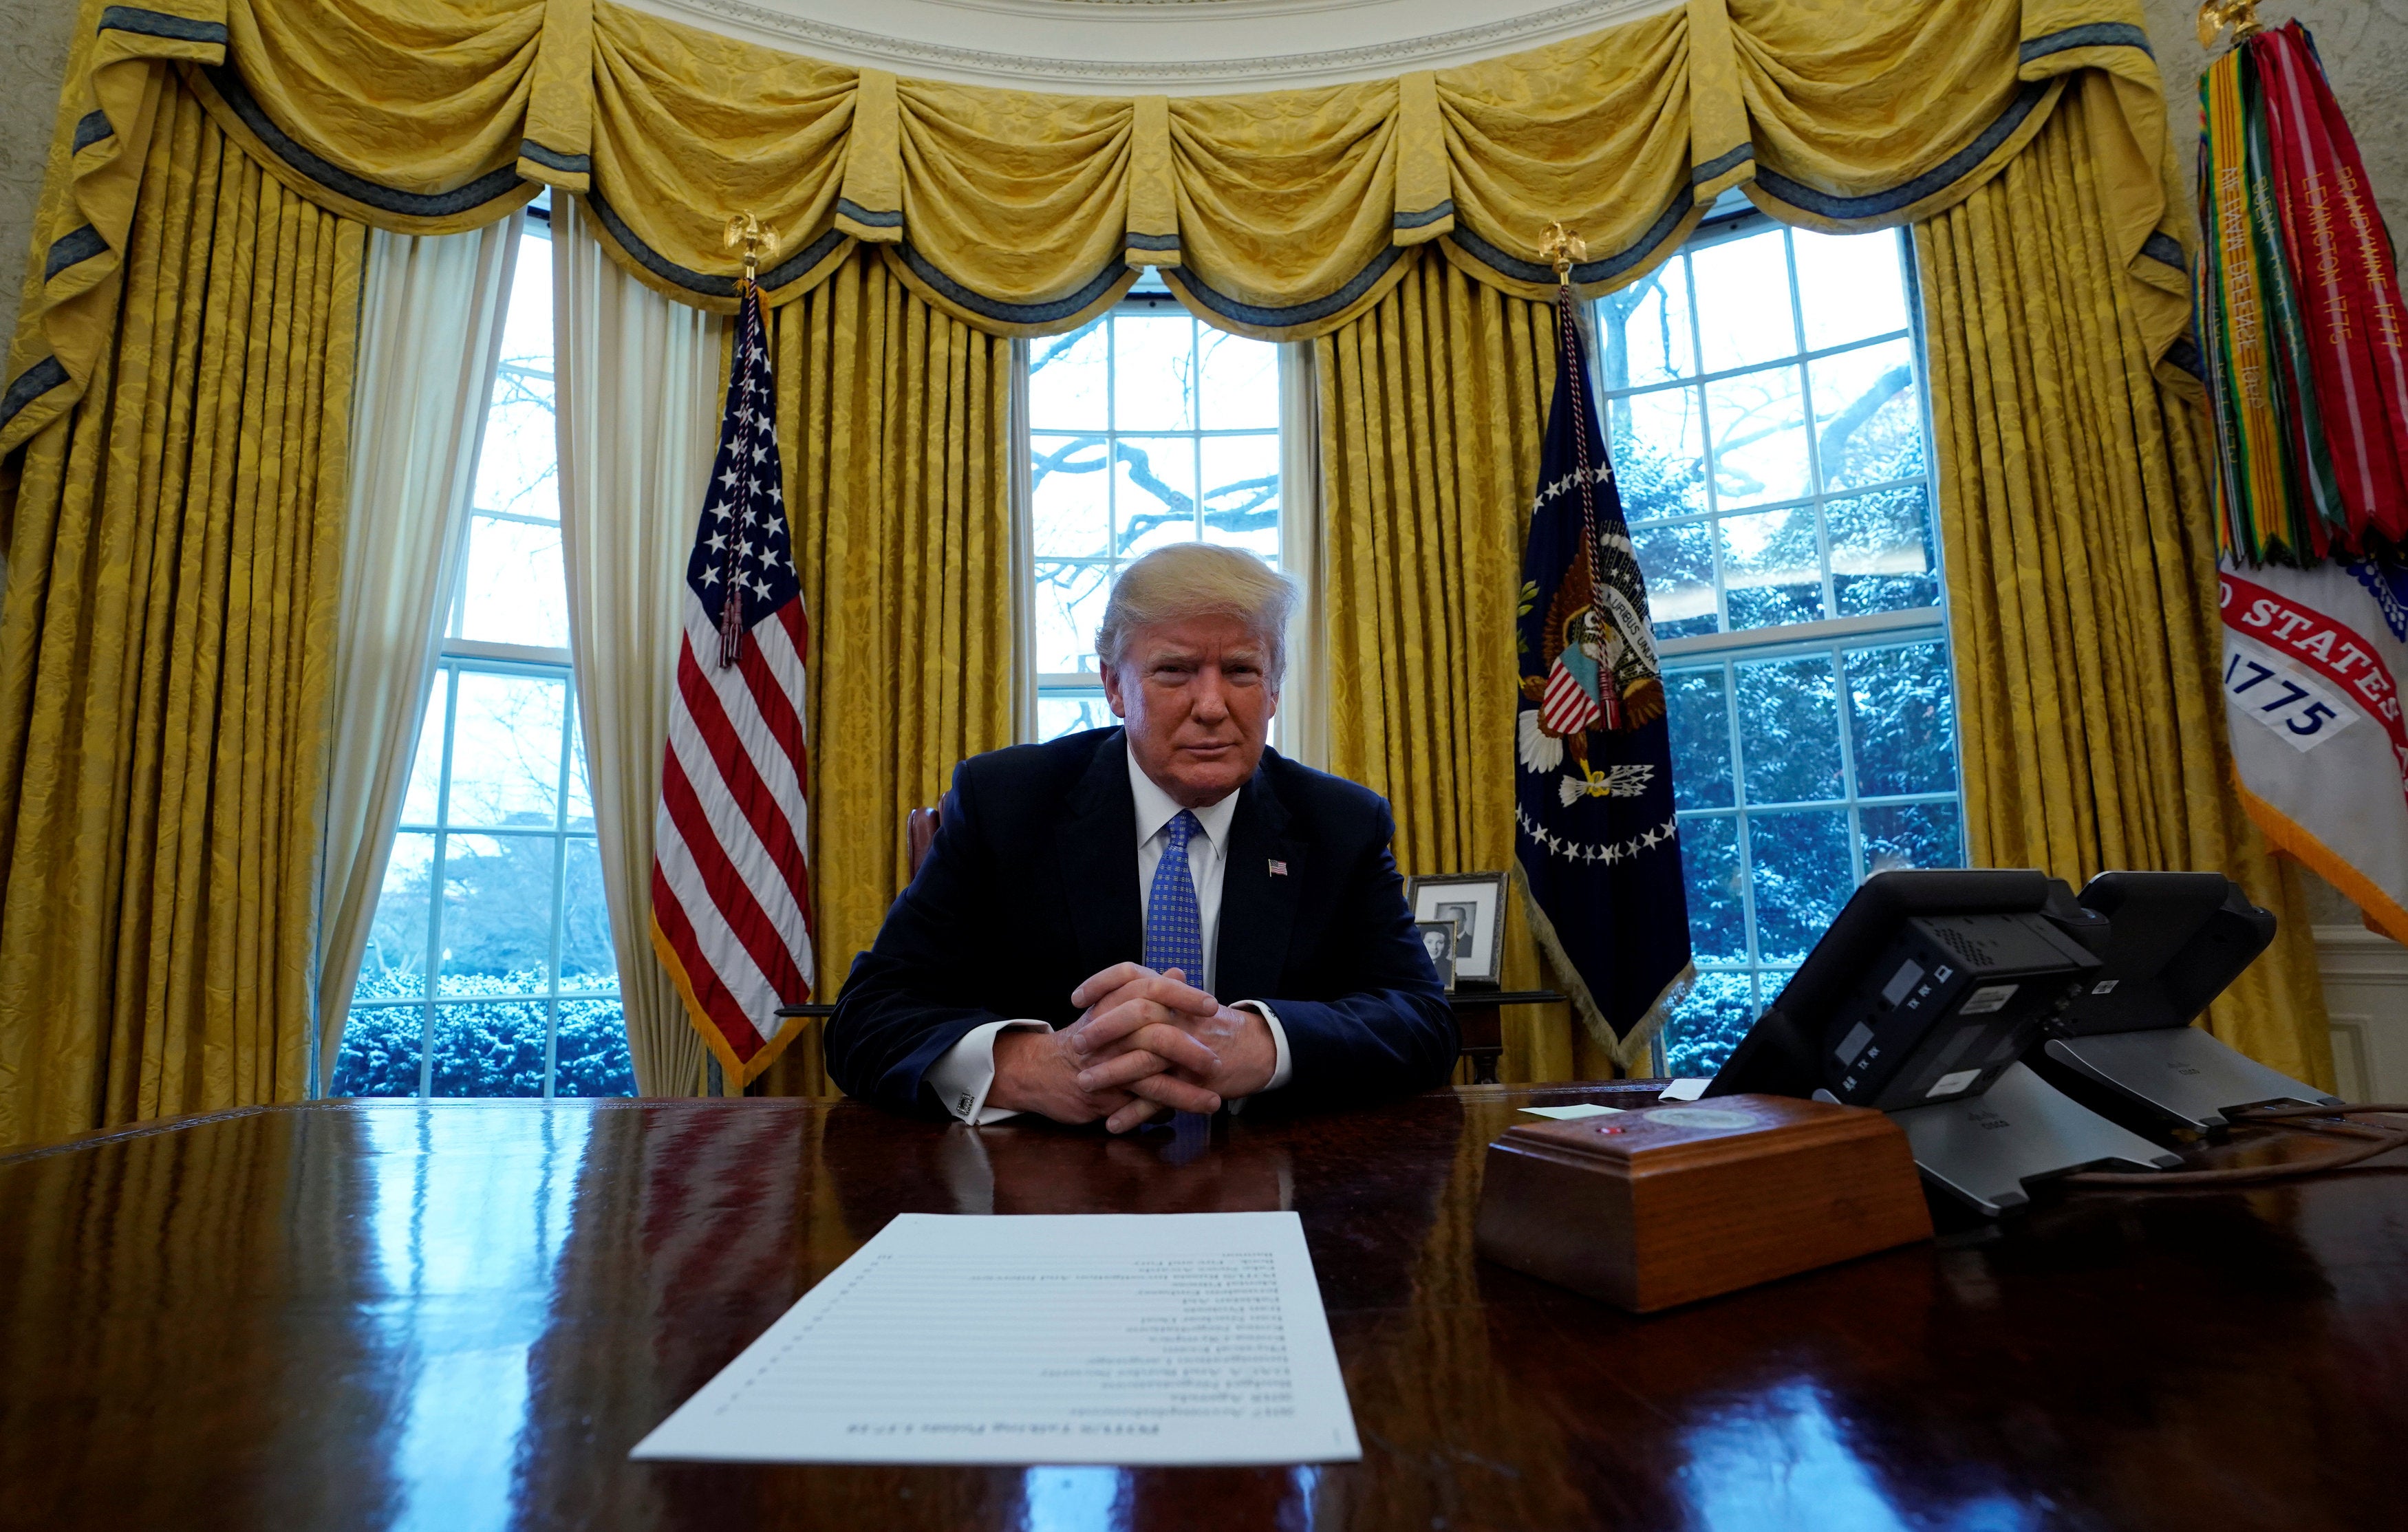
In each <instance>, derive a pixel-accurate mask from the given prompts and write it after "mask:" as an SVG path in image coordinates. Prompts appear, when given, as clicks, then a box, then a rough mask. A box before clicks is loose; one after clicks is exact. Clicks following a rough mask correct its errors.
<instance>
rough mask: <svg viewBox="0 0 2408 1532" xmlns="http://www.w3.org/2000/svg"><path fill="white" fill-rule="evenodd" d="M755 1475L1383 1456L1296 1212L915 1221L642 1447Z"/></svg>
mask: <svg viewBox="0 0 2408 1532" xmlns="http://www.w3.org/2000/svg"><path fill="white" fill-rule="evenodd" d="M628 1455H629V1456H631V1457H636V1458H684V1459H707V1460H712V1461H719V1462H753V1463H1002V1464H1034V1463H1128V1464H1170V1463H1192V1464H1236V1465H1244V1464H1286V1463H1340V1462H1353V1461H1355V1460H1356V1459H1358V1458H1360V1457H1361V1456H1362V1455H1363V1449H1362V1447H1361V1445H1360V1444H1359V1443H1358V1442H1357V1441H1356V1439H1355V1415H1354V1411H1353V1410H1352V1409H1351V1408H1349V1406H1348V1404H1347V1402H1346V1383H1345V1381H1344V1379H1343V1378H1341V1377H1340V1374H1339V1371H1338V1353H1337V1351H1336V1349H1335V1348H1334V1347H1333V1346H1332V1345H1331V1344H1330V1340H1329V1321H1328V1318H1327V1316H1326V1314H1324V1313H1323V1311H1322V1308H1321V1291H1320V1289H1319V1288H1318V1287H1317V1286H1316V1285H1315V1284H1314V1281H1313V1277H1312V1254H1311V1253H1310V1252H1308V1251H1307V1250H1306V1248H1305V1243H1304V1225H1303V1224H1301V1223H1299V1222H1298V1221H1297V1216H1296V1214H1294V1213H1292V1212H1278V1213H1160V1214H1142V1213H1098V1214H1089V1215H1064V1216H1056V1215H1051V1214H1046V1215H1028V1216H1021V1217H1002V1218H981V1217H953V1216H944V1215H939V1214H935V1213H900V1214H897V1215H896V1218H895V1219H894V1221H893V1222H891V1223H889V1224H887V1225H886V1227H885V1228H883V1229H882V1230H880V1231H879V1234H878V1237H877V1238H874V1239H872V1240H870V1241H869V1243H867V1244H866V1245H864V1246H862V1247H861V1249H860V1250H858V1251H856V1252H854V1253H853V1258H852V1259H850V1260H848V1261H846V1262H845V1263H844V1264H843V1265H842V1266H840V1267H837V1268H836V1270H834V1271H832V1272H830V1273H829V1274H828V1276H827V1278H826V1280H824V1281H822V1282H821V1283H820V1284H819V1285H818V1286H817V1287H814V1288H812V1289H811V1290H810V1292H809V1293H806V1294H804V1295H803V1296H802V1297H801V1298H799V1299H798V1300H796V1304H795V1306H794V1307H793V1308H792V1309H789V1310H786V1312H785V1313H784V1314H783V1315H782V1316H781V1317H780V1318H779V1320H778V1322H777V1323H776V1324H772V1325H770V1326H769V1328H768V1329H767V1331H765V1332H764V1333H763V1334H762V1336H761V1338H760V1339H757V1340H755V1341H753V1344H752V1345H750V1346H747V1347H746V1348H745V1349H744V1351H743V1352H742V1353H740V1354H738V1356H737V1358H736V1360H734V1361H733V1362H730V1363H729V1364H728V1365H727V1366H726V1367H724V1368H722V1369H721V1370H720V1372H719V1375H718V1376H717V1377H715V1378H713V1379H711V1380H710V1382H707V1383H705V1384H704V1385H703V1386H702V1389H701V1391H700V1392H698V1393H696V1394H695V1396H694V1397H692V1398H690V1399H688V1400H687V1401H686V1402H685V1403H684V1404H682V1405H681V1406H679V1407H678V1409H677V1410H676V1412H675V1413H673V1414H671V1415H670V1416H669V1418H668V1419H667V1420H666V1421H664V1422H662V1423H661V1425H659V1426H658V1427H657V1428H656V1429H654V1430H653V1432H652V1435H650V1436H648V1437H646V1438H645V1439H643V1440H642V1441H640V1442H638V1443H637V1445H636V1449H635V1451H634V1452H633V1453H629V1454H628Z"/></svg>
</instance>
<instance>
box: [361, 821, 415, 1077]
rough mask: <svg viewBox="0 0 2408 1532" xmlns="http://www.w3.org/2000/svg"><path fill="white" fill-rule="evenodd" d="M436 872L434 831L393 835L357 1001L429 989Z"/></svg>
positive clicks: (410, 994) (407, 996) (394, 997)
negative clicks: (429, 940)
mask: <svg viewBox="0 0 2408 1532" xmlns="http://www.w3.org/2000/svg"><path fill="white" fill-rule="evenodd" d="M434 875H435V837H434V836H433V835H431V834H429V833H427V832H424V831H420V830H404V831H402V832H401V833H400V834H398V835H396V836H394V838H393V854H392V856H391V858H390V859H389V860H387V861H386V863H385V865H384V886H383V887H381V888H380V889H379V890H378V891H377V907H376V915H375V917H374V919H372V920H371V921H370V922H369V924H368V946H367V952H366V955H364V956H363V957H362V958H361V960H360V977H359V981H358V982H356V983H354V984H353V985H352V986H351V1003H352V1004H353V1005H358V1004H359V1003H360V1002H362V1001H364V1000H401V999H412V998H415V997H417V996H419V995H424V994H425V993H426V912H427V905H428V900H429V897H430V895H431V892H432V890H433V887H434ZM412 1067H413V1068H414V1067H416V1066H414V1065H413V1066H412ZM415 1088H416V1087H415V1086H413V1087H412V1089H415Z"/></svg>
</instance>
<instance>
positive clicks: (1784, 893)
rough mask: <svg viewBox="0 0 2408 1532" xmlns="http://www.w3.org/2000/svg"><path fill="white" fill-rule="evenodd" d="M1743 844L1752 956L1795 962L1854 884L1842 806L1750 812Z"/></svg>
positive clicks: (1833, 913) (1810, 947)
mask: <svg viewBox="0 0 2408 1532" xmlns="http://www.w3.org/2000/svg"><path fill="white" fill-rule="evenodd" d="M1747 843H1748V863H1749V866H1750V867H1751V868H1752V869H1753V871H1754V874H1755V884H1756V956H1757V957H1758V958H1760V959H1761V960H1763V961H1764V962H1767V963H1797V962H1799V961H1801V960H1802V959H1804V957H1805V956H1806V953H1807V952H1808V951H1809V950H1810V949H1812V948H1813V945H1814V943H1815V942H1817V941H1819V940H1821V939H1822V936H1823V932H1824V930H1825V928H1826V927H1828V926H1829V924H1830V923H1831V921H1832V919H1833V918H1834V917H1835V916H1837V915H1838V914H1839V913H1840V906H1841V905H1842V904H1844V903H1845V902H1847V897H1848V895H1849V894H1851V893H1852V892H1854V890H1855V888H1856V874H1855V872H1854V870H1853V866H1854V865H1853V861H1852V859H1851V857H1850V856H1849V854H1848V853H1849V846H1848V813H1847V810H1846V809H1807V810H1804V811H1801V812H1792V813H1780V814H1751V815H1749V816H1748V822H1747Z"/></svg>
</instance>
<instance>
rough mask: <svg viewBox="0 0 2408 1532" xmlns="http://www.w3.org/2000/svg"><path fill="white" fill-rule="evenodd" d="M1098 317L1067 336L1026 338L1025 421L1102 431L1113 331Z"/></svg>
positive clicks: (1054, 427)
mask: <svg viewBox="0 0 2408 1532" xmlns="http://www.w3.org/2000/svg"><path fill="white" fill-rule="evenodd" d="M1106 323H1107V322H1106V321H1103V320H1097V321H1096V322H1094V323H1092V324H1090V325H1088V326H1087V327H1086V328H1085V329H1083V330H1076V331H1073V332H1072V333H1070V334H1069V335H1067V336H1044V337H1043V338H1041V339H1038V340H1032V341H1030V342H1029V343H1028V422H1029V423H1030V424H1031V425H1035V426H1042V427H1044V428H1045V429H1046V430H1049V431H1101V430H1103V429H1104V428H1105V427H1106V426H1108V425H1110V424H1111V419H1110V417H1109V415H1108V413H1107V409H1106V404H1105V387H1106V379H1107V378H1108V376H1109V373H1108V369H1107V362H1108V360H1109V357H1110V353H1111V336H1110V334H1109V333H1108V332H1107V329H1106Z"/></svg>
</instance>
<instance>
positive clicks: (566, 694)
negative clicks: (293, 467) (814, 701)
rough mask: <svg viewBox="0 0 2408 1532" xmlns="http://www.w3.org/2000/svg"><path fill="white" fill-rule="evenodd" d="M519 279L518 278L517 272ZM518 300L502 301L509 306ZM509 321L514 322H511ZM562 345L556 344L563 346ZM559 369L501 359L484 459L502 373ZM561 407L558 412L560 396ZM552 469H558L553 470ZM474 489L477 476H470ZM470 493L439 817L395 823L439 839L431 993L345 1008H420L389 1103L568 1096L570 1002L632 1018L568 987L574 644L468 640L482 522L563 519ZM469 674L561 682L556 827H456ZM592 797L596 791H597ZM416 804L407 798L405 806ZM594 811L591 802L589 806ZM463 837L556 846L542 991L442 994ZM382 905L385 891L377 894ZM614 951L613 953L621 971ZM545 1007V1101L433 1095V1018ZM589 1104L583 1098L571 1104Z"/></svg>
mask: <svg viewBox="0 0 2408 1532" xmlns="http://www.w3.org/2000/svg"><path fill="white" fill-rule="evenodd" d="M522 218H523V222H521V224H520V226H519V234H518V237H519V238H521V239H530V238H540V239H545V240H549V239H551V238H552V217H551V210H550V208H548V207H547V206H544V205H543V204H542V203H535V204H530V205H529V206H528V207H527V208H525V209H524V210H523V214H522ZM515 280H516V277H515V276H513V281H515ZM514 295H515V294H505V295H504V300H503V301H504V307H505V310H506V313H507V308H508V305H509V301H510V299H511V297H513V296H514ZM505 322H507V319H505ZM555 348H556V341H555ZM553 356H554V365H552V367H551V368H550V369H548V370H546V369H537V368H534V367H529V366H525V365H520V364H515V363H512V362H509V361H507V360H502V361H499V362H497V364H496V367H495V378H494V381H493V384H492V385H491V386H490V387H489V388H488V390H487V399H486V412H487V413H486V416H485V417H483V418H481V419H480V421H479V423H478V429H477V438H476V443H475V447H474V451H475V452H476V454H477V457H478V459H479V460H480V462H481V459H482V457H483V454H484V451H485V422H486V421H487V420H489V419H490V418H491V412H492V409H493V408H494V398H495V394H498V393H499V391H500V387H501V383H502V379H503V376H504V375H505V374H509V373H518V374H524V375H527V376H531V377H538V378H541V379H545V380H546V381H548V382H553V383H555V385H556V382H557V378H558V365H557V357H558V352H557V350H556V349H555V351H554V353H553ZM553 408H554V409H555V410H556V409H557V408H558V401H557V399H556V398H555V400H554V405H553ZM553 471H554V473H555V474H556V473H557V472H558V468H557V465H555V467H554V470H553ZM470 481H471V485H472V486H473V484H474V482H475V473H474V471H473V470H472V472H471V476H470ZM474 493H475V492H474V489H473V487H472V488H471V491H470V494H471V496H472V498H471V500H470V504H469V506H468V508H467V511H466V514H465V515H463V516H462V517H461V518H460V526H459V530H458V531H457V533H456V534H455V536H456V537H457V538H458V539H459V546H458V547H457V549H456V550H455V551H454V552H455V556H454V558H453V561H452V563H453V575H452V589H451V590H450V591H449V592H447V593H446V594H445V596H444V609H443V613H442V616H441V617H440V619H439V621H440V623H441V627H442V637H441V639H440V641H439V644H438V646H437V652H436V658H435V663H434V665H433V666H432V667H431V669H430V672H429V675H428V678H427V692H426V708H427V709H428V711H429V712H430V713H431V712H432V710H433V709H435V708H437V706H440V707H441V709H442V710H443V718H442V726H441V727H442V732H441V744H440V746H439V748H438V749H437V752H436V756H435V763H436V785H435V816H434V818H433V819H432V820H411V819H408V818H406V817H405V818H399V819H397V820H396V822H395V823H394V831H393V838H392V840H391V841H390V842H389V843H388V844H389V845H393V844H398V843H399V840H400V838H401V837H402V836H404V835H426V836H429V837H431V838H432V843H433V850H432V853H431V855H430V858H429V861H428V866H427V908H426V942H425V947H424V954H423V955H424V962H425V968H424V974H425V981H424V986H423V993H422V994H420V995H417V996H416V997H415V998H394V999H361V998H358V997H356V995H355V996H354V998H353V999H352V1000H351V1004H350V1006H349V1007H348V1008H347V1011H346V1018H347V1019H346V1028H347V1029H348V1027H349V1025H350V1024H351V1022H352V1021H355V1020H357V1019H358V1018H359V1017H360V1016H361V1015H362V1014H363V1013H365V1012H369V1011H396V1010H408V1009H415V1010H416V1011H418V1013H419V1037H418V1085H417V1089H416V1091H415V1092H414V1093H412V1094H411V1095H409V1096H394V1097H385V1098H383V1099H392V1100H417V1101H427V1100H437V1099H464V1100H482V1101H534V1100H545V1101H550V1100H554V1099H561V1097H560V1096H559V1094H558V1092H559V1083H560V1021H561V1007H562V1006H563V1005H564V1004H565V1003H577V1002H583V1001H609V1002H612V1003H615V1004H618V1005H619V1006H621V1008H622V1016H623V1018H624V1003H625V1002H624V983H614V985H613V987H611V988H609V989H595V988H592V987H590V986H589V987H577V988H571V987H568V986H566V985H564V984H563V982H562V976H561V968H560V965H561V957H562V949H563V947H564V945H565V943H566V924H567V911H566V906H567V898H568V857H569V852H570V849H571V844H572V843H573V842H576V841H585V842H588V843H592V844H594V845H595V847H596V852H595V854H596V855H597V857H598V855H599V836H600V825H599V824H598V823H595V822H594V821H593V820H590V819H589V821H588V822H587V826H586V828H584V829H582V830H580V829H576V828H573V827H572V823H571V820H570V816H569V807H570V803H571V799H572V784H573V783H574V781H575V780H576V774H577V764H578V761H579V759H580V757H581V754H582V748H583V742H582V738H581V728H582V724H581V720H580V718H579V715H578V706H579V694H578V685H577V674H576V666H575V664H574V661H573V659H572V657H571V655H570V651H569V650H568V648H567V646H566V645H559V646H553V645H538V644H518V643H507V642H501V641H498V640H495V639H487V638H468V637H461V636H460V629H461V627H462V625H463V624H464V623H465V622H466V608H467V586H468V576H469V555H470V553H471V551H472V550H473V549H474V547H475V533H476V527H477V523H478V521H479V519H480V518H482V519H484V520H486V521H497V522H509V523H518V524H522V525H530V526H543V527H550V528H552V529H553V530H554V531H557V530H558V529H559V526H560V523H559V522H558V521H557V520H547V519H545V518H543V517H539V516H527V515H523V514H520V513H517V512H512V511H496V510H486V509H483V508H480V507H479V506H477V505H476V503H475V501H474V499H473V495H474ZM467 676H501V677H522V678H528V679H535V680H557V681H559V682H560V684H561V689H562V690H561V737H560V745H559V761H560V765H559V770H558V773H557V775H556V777H555V780H554V781H553V783H552V794H553V797H552V823H551V824H550V825H548V826H542V827H538V826H534V825H462V824H454V823H452V767H453V756H454V753H455V751H456V749H457V745H458V738H459V735H458V716H459V702H460V688H461V682H462V680H463V678H465V677H467ZM425 732H426V722H425V720H424V719H423V718H422V722H421V723H420V727H419V733H418V735H417V737H415V738H413V740H412V741H411V749H412V751H413V752H416V751H417V750H418V749H419V747H420V745H421V744H422V743H423V739H424V737H425ZM419 765H420V762H419V761H418V760H417V759H415V758H413V759H412V761H411V763H410V770H411V772H412V773H415V772H416V770H417V769H418V766H419ZM588 792H589V795H590V792H591V788H590V786H589V788H588ZM408 805H409V799H408V795H407V793H406V792H405V795H404V799H403V807H404V810H405V812H406V810H407V809H408ZM589 808H590V804H589ZM460 836H480V837H488V838H515V839H549V840H550V841H551V842H552V909H551V916H550V921H549V928H550V941H549V945H548V948H547V957H546V965H545V971H546V974H547V980H546V983H545V987H544V989H543V991H542V992H541V993H540V994H527V995H444V994H443V993H442V989H441V980H442V966H443V965H442V954H443V949H444V942H443V915H444V906H445V904H446V899H445V896H444V895H445V888H446V884H447V881H448V880H447V878H446V876H445V874H446V868H447V866H448V864H449V861H450V852H451V845H452V840H453V839H454V838H457V837H460ZM378 896H379V898H380V900H381V898H382V897H383V891H382V890H381V889H380V890H379V895H378ZM615 966H616V952H615V950H614V952H613V967H614V968H615ZM537 1002H540V1003H541V1004H542V1005H543V1008H544V1038H543V1089H542V1092H541V1094H540V1095H524V1096H520V1095H498V1096H466V1097H437V1095H435V1094H434V1079H435V1021H436V1013H437V1011H438V1010H440V1009H445V1008H457V1007H466V1006H476V1005H528V1004H534V1003H537ZM572 1099H581V1098H572Z"/></svg>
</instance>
